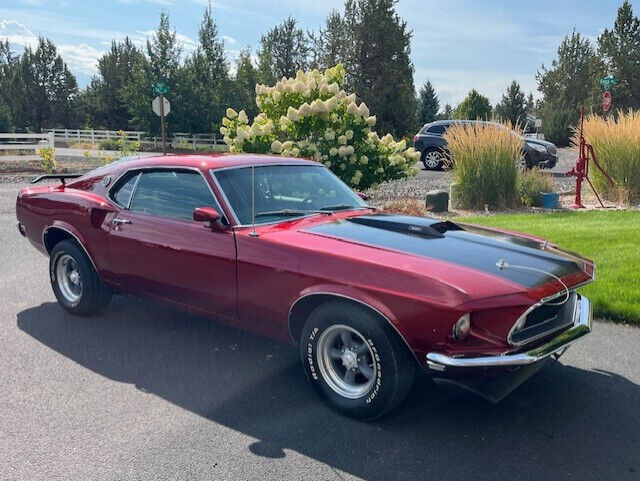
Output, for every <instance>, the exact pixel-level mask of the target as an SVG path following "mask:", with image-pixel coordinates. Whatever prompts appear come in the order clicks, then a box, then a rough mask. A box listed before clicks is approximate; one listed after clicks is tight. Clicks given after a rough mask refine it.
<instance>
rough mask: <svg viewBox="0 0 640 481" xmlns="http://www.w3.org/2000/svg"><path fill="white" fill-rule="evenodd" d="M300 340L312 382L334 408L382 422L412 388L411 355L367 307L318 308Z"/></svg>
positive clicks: (330, 304) (329, 305)
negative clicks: (380, 419)
mask: <svg viewBox="0 0 640 481" xmlns="http://www.w3.org/2000/svg"><path fill="white" fill-rule="evenodd" d="M300 341H301V342H300V354H301V358H302V363H303V365H304V368H305V371H306V373H307V376H308V378H309V381H310V382H311V384H312V385H313V386H314V387H315V389H316V390H317V391H318V393H319V394H320V395H321V396H322V397H323V398H324V399H325V400H326V401H327V402H328V403H329V404H330V405H331V406H332V407H333V408H335V409H337V410H339V411H341V412H343V413H345V414H347V415H349V416H352V417H357V418H363V419H375V418H377V417H380V416H382V415H384V414H386V413H388V412H389V411H391V410H392V409H394V408H395V407H396V406H397V405H398V404H400V403H401V402H402V400H403V399H404V398H405V397H406V395H407V393H408V392H409V390H410V389H411V386H412V384H413V379H414V375H415V361H414V359H413V357H412V355H411V353H410V352H409V350H408V348H407V347H406V346H405V345H404V343H403V341H402V340H401V339H400V338H399V336H398V334H397V333H396V332H395V331H394V330H393V329H392V328H391V327H390V326H388V324H387V322H386V321H385V320H383V319H381V318H380V316H379V315H377V314H375V313H374V312H373V311H371V310H369V309H367V308H366V307H364V306H360V305H357V304H353V303H349V302H345V301H331V302H328V303H326V304H323V305H321V306H319V307H318V308H317V309H316V310H314V311H313V312H312V313H311V315H310V316H309V319H308V320H307V323H306V324H305V327H304V329H303V331H302V336H301V340H300Z"/></svg>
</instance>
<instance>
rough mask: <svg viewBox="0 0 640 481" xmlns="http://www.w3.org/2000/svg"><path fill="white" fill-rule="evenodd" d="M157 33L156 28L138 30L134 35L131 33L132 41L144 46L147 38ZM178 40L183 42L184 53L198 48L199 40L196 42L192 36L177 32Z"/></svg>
mask: <svg viewBox="0 0 640 481" xmlns="http://www.w3.org/2000/svg"><path fill="white" fill-rule="evenodd" d="M155 33H156V31H155V30H136V33H135V34H134V35H131V36H130V38H131V41H132V42H133V43H134V44H136V45H138V46H139V47H143V46H144V45H146V43H147V39H149V38H151V37H153V35H154V34H155ZM176 40H177V41H178V42H179V43H180V44H182V47H183V49H184V53H190V52H193V51H195V50H196V48H198V42H196V41H195V40H194V39H192V38H191V37H189V36H187V35H184V34H182V33H178V32H176Z"/></svg>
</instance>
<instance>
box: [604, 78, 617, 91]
mask: <svg viewBox="0 0 640 481" xmlns="http://www.w3.org/2000/svg"><path fill="white" fill-rule="evenodd" d="M617 83H618V79H617V78H615V77H614V76H613V75H607V76H606V77H602V78H601V79H600V85H602V86H603V87H604V89H605V90H611V87H613V86H614V85H615V84H617Z"/></svg>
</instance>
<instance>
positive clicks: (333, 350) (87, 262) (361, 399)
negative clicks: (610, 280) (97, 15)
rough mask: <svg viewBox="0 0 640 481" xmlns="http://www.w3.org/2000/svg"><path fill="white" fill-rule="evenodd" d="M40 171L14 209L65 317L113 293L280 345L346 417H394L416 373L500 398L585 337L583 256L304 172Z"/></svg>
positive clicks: (215, 164) (250, 161)
mask: <svg viewBox="0 0 640 481" xmlns="http://www.w3.org/2000/svg"><path fill="white" fill-rule="evenodd" d="M51 177H55V178H57V179H60V181H61V183H57V184H56V185H48V186H36V187H29V188H25V189H23V190H22V191H21V192H20V194H19V195H18V199H17V204H16V212H17V217H18V228H19V230H20V232H21V233H22V234H23V235H25V236H26V237H27V238H28V239H29V241H31V243H32V244H33V245H35V246H36V247H37V248H38V249H39V250H41V251H42V252H44V253H45V254H47V255H48V256H49V257H50V269H49V272H50V277H51V284H52V287H53V291H54V293H55V295H56V297H57V299H58V302H59V303H60V304H61V305H62V307H64V308H65V309H66V310H67V311H69V312H71V313H73V314H77V315H88V314H93V313H96V312H98V311H99V310H100V309H102V308H104V307H105V306H106V305H107V303H108V302H109V299H110V298H111V295H112V293H113V292H122V293H129V294H134V295H139V296H146V297H151V298H155V299H158V300H161V301H164V302H168V303H170V304H172V305H174V306H177V307H180V308H184V309H188V310H190V311H192V312H195V313H198V314H202V315H206V316H211V317H214V318H216V319H218V320H221V321H222V322H226V323H229V324H232V325H235V326H239V327H242V328H245V329H249V330H251V331H255V332H258V333H261V334H264V335H267V336H270V337H272V338H275V339H279V340H284V341H292V342H294V343H296V344H298V345H299V346H300V354H301V357H302V364H303V366H304V369H305V370H306V372H307V375H308V377H309V379H310V381H311V383H312V384H313V385H314V386H315V387H316V388H317V390H318V391H319V392H320V393H321V395H322V396H323V397H324V398H325V399H326V400H327V401H328V402H329V404H331V405H332V406H333V407H335V408H337V409H339V410H341V411H342V412H344V413H347V414H349V415H352V416H357V417H362V418H368V419H371V418H375V417H378V416H380V415H382V414H384V413H386V412H388V411H390V410H391V409H393V408H394V407H395V406H397V405H398V404H399V403H400V402H401V401H402V399H403V398H404V397H405V396H406V394H407V392H408V391H409V389H410V388H411V385H412V382H413V379H414V376H415V374H416V370H417V369H422V370H424V371H426V372H427V373H429V374H430V375H432V376H433V377H434V378H436V379H447V380H451V381H455V382H458V383H460V384H462V385H464V386H466V387H469V388H471V389H473V390H474V391H476V392H479V393H480V394H483V395H485V396H486V397H488V398H490V399H493V400H498V399H500V398H502V397H503V396H505V395H507V394H508V393H509V392H510V391H511V390H512V389H514V388H515V387H516V386H518V385H519V384H520V383H522V382H523V381H524V380H525V379H527V378H528V377H529V376H530V375H531V374H533V373H534V372H535V371H537V370H538V369H539V368H540V366H541V365H542V364H543V363H544V362H545V361H546V360H548V359H549V358H550V357H552V356H553V357H557V356H559V355H560V354H562V352H564V350H565V349H566V348H567V347H568V346H569V345H570V344H572V343H573V342H574V341H576V340H577V339H579V338H581V337H582V336H584V335H585V334H587V333H589V332H590V330H591V312H590V305H589V301H588V300H587V299H586V298H584V297H582V296H580V295H579V294H577V293H576V292H575V289H576V288H577V287H578V286H580V285H583V284H585V283H587V282H589V281H591V280H592V279H593V275H594V265H593V263H592V262H591V261H589V260H587V259H584V258H582V257H580V256H578V255H576V254H573V253H570V252H567V251H564V250H562V249H560V248H558V247H557V246H555V245H553V244H551V243H549V242H547V241H545V240H544V239H539V238H536V237H532V236H528V235H523V234H515V233H512V232H505V231H499V230H495V229H485V228H480V227H477V226H471V225H464V224H456V223H453V222H449V221H442V220H437V219H428V218H419V217H407V216H398V215H387V214H383V213H379V212H376V210H375V209H374V208H371V207H369V206H368V205H367V204H366V203H365V202H364V201H363V199H362V198H361V197H360V196H359V195H357V194H356V193H354V192H353V191H352V190H350V189H349V188H348V187H347V186H346V185H344V184H343V183H342V182H341V181H340V180H339V179H338V178H337V177H335V176H334V175H333V174H332V173H331V172H330V171H329V170H328V169H326V168H325V167H324V166H322V165H321V164H318V163H316V162H312V161H306V160H300V159H291V158H282V157H271V156H252V155H218V156H197V155H193V156H168V157H156V158H147V159H127V160H123V161H118V162H114V163H113V164H110V165H108V166H106V167H102V168H99V169H97V170H94V171H92V172H90V173H88V174H86V175H83V176H79V175H66V176H65V175H58V176H51ZM65 181H66V182H67V183H66V185H65Z"/></svg>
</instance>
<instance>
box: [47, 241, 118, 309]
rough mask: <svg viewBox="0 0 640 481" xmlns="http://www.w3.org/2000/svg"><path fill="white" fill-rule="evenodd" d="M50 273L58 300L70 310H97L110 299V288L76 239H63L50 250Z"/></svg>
mask: <svg viewBox="0 0 640 481" xmlns="http://www.w3.org/2000/svg"><path fill="white" fill-rule="evenodd" d="M49 277H50V278H51V287H52V288H53V293H54V294H55V295H56V298H57V299H58V303H59V304H60V305H61V306H62V307H64V308H65V309H66V310H67V311H68V312H70V313H71V314H75V315H78V316H86V315H89V314H95V313H97V312H99V311H100V310H101V309H103V308H104V307H105V306H106V305H107V304H108V303H109V300H110V299H111V294H112V291H111V289H110V288H109V287H107V286H106V285H104V283H103V282H102V279H100V276H99V275H98V273H97V272H96V270H95V268H94V267H93V264H91V261H90V260H89V258H88V257H87V255H86V254H85V253H84V251H83V250H82V249H81V248H80V247H79V246H78V244H76V243H75V242H74V241H71V240H65V241H62V242H60V243H58V244H56V245H55V247H54V248H53V249H52V250H51V255H50V258H49Z"/></svg>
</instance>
